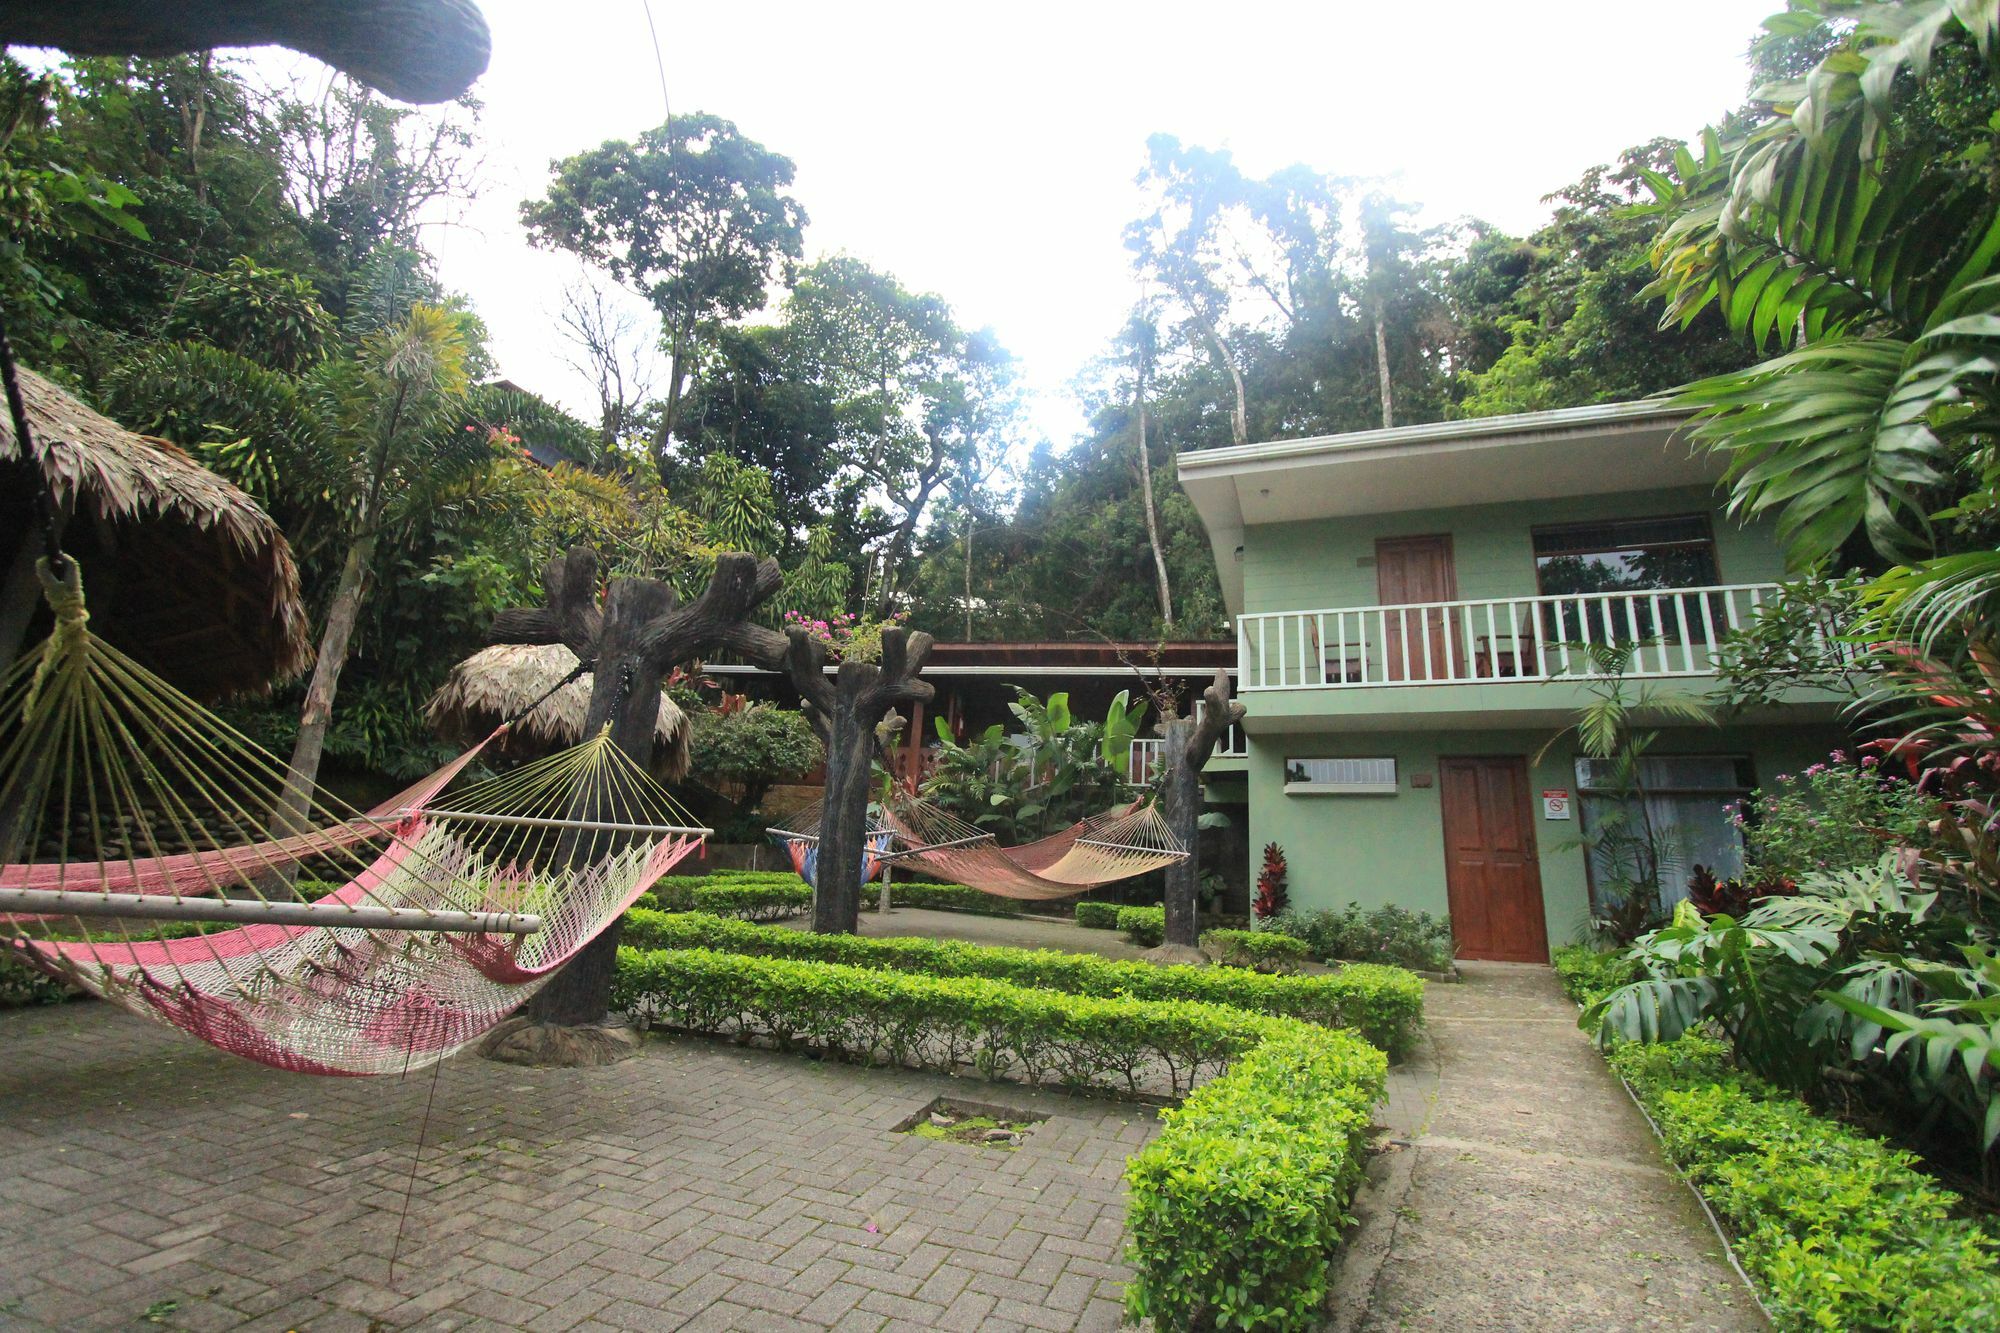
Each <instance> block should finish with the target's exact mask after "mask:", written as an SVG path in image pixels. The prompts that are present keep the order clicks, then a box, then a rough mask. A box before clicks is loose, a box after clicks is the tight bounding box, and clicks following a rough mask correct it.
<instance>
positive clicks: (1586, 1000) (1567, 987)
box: [1552, 944, 1639, 1007]
mask: <svg viewBox="0 0 2000 1333" xmlns="http://www.w3.org/2000/svg"><path fill="white" fill-rule="evenodd" d="M1552 961H1553V962H1554V963H1555V968H1556V979H1557V980H1558V981H1560V982H1561V983H1562V988H1563V994H1565V995H1567V996H1569V998H1570V999H1572V1000H1574V1001H1576V1002H1577V1003H1578V1004H1580V1005H1584V1006H1586V1007H1587V1006H1589V1005H1592V1004H1595V1003H1597V1001H1598V1000H1600V999H1602V998H1603V997H1604V996H1606V995H1608V994H1610V993H1611V992H1612V991H1615V990H1617V989H1618V988H1619V987H1620V986H1623V985H1626V984H1628V983H1630V982H1633V981H1637V980H1638V979H1639V966H1638V964H1636V963H1634V962H1633V961H1632V960H1631V959H1630V958H1628V957H1626V956H1625V955H1624V954H1622V953H1618V952H1616V951H1610V952H1607V951H1606V950H1603V949H1599V948H1596V947H1594V946H1592V945H1588V944H1565V945H1563V946H1561V947H1560V948H1558V949H1556V950H1555V952H1554V954H1553V955H1552Z"/></svg>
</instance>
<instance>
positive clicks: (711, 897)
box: [640, 874, 813, 921]
mask: <svg viewBox="0 0 2000 1333" xmlns="http://www.w3.org/2000/svg"><path fill="white" fill-rule="evenodd" d="M640 901H642V902H650V903H652V904H653V905H654V906H655V907H656V908H658V909H659V910H661V911H667V912H709V913H712V914H714V915H716V916H729V917H738V918H741V919H742V920H745V921H782V920H784V919H785V918H787V917H794V916H798V915H799V914H801V913H803V912H810V911H811V910H812V902H813V891H812V886H811V885H810V884H807V883H806V882H805V881H804V880H802V879H800V878H799V877H798V876H797V875H792V874H787V875H782V876H778V875H774V876H771V877H770V878H768V879H767V878H764V877H762V876H755V877H753V876H748V875H738V876H731V877H729V878H727V879H721V878H705V877H696V876H690V875H675V876H670V877H668V878H666V879H663V880H661V881H659V883H657V884H655V885H654V886H653V887H652V890H651V891H650V892H648V893H647V895H646V897H645V898H643V899H641V900H640Z"/></svg>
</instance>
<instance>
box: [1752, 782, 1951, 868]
mask: <svg viewBox="0 0 2000 1333" xmlns="http://www.w3.org/2000/svg"><path fill="white" fill-rule="evenodd" d="M1938 814H1939V807H1938V802H1937V801H1936V800H1934V799H1932V798H1931V797H1929V796H1926V795H1924V794H1923V793H1922V792H1920V791H1918V790H1917V788H1916V786H1915V785H1914V784H1913V783H1910V782H1908V781H1905V780H1904V779H1903V778H1901V777H1900V776H1897V775H1894V774H1891V773H1888V772H1885V771H1884V770H1883V769H1882V767H1881V765H1880V762H1879V761H1878V760H1877V759H1876V757H1875V756H1874V755H1872V754H1870V755H1863V756H1862V757H1861V758H1860V759H1858V760H1856V759H1853V758H1851V757H1850V756H1848V755H1847V753H1846V752H1844V751H1841V750H1835V751H1834V752H1833V754H1832V755H1830V756H1829V757H1828V759H1827V761H1826V762H1825V763H1819V764H1814V765H1812V766H1811V767H1810V768H1808V769H1806V770H1805V771H1804V772H1803V773H1797V774H1792V773H1780V774H1779V775H1778V776H1777V778H1776V779H1775V780H1773V781H1772V782H1771V784H1770V785H1769V786H1766V787H1763V788H1760V789H1759V790H1757V791H1755V792H1753V793H1751V795H1750V797H1749V799H1747V800H1746V801H1744V803H1743V805H1742V806H1741V807H1740V808H1739V809H1738V810H1737V811H1736V812H1735V813H1733V814H1732V815H1731V816H1730V822H1731V823H1733V824H1735V825H1736V827H1738V828H1740V829H1742V830H1743V832H1744V840H1745V842H1746V843H1747V844H1748V849H1749V855H1748V860H1749V865H1750V869H1751V872H1752V876H1751V877H1752V878H1754V879H1757V880H1764V881H1769V880H1782V879H1799V878H1802V877H1804V876H1806V875H1808V874H1811V873H1813V872H1815V871H1826V870H1847V869H1851V868H1853V867H1855V866H1866V865H1873V864H1874V863H1875V861H1876V859H1877V858H1879V857H1880V856H1881V855H1882V853H1883V852H1884V851H1885V850H1887V849H1888V848H1890V847H1892V846H1918V847H1921V846H1923V845H1924V844H1925V841H1926V837H1925V835H1926V833H1927V831H1928V825H1929V824H1930V821H1932V820H1934V819H1936V818H1937V817H1938Z"/></svg>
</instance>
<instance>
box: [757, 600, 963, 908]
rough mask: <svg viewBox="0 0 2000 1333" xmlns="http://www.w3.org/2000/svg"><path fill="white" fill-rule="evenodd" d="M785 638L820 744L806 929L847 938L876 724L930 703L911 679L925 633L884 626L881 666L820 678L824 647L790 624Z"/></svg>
mask: <svg viewBox="0 0 2000 1333" xmlns="http://www.w3.org/2000/svg"><path fill="white" fill-rule="evenodd" d="M789 637H790V642H789V644H788V645H787V648H786V652H785V658H784V662H785V670H786V672H787V673H788V674H789V675H790V676H791V679H792V685H793V687H794V688H795V689H797V690H798V692H799V698H800V700H802V701H803V702H804V704H805V713H806V719H807V720H808V721H809V722H811V723H812V727H813V730H814V731H815V732H817V733H818V734H819V738H820V741H821V742H822V743H823V744H824V745H825V746H826V800H825V803H824V804H823V805H822V806H821V809H822V810H823V811H824V813H823V814H822V815H821V817H820V828H819V858H818V864H819V870H818V873H817V875H816V876H815V879H817V881H818V882H817V883H816V884H815V885H814V886H813V927H812V928H813V930H814V931H815V932H817V933H819V934H823V935H852V934H854V933H855V932H856V931H857V930H859V929H860V927H861V856H862V853H863V851H864V850H865V848H866V845H867V841H868V790H869V786H870V780H871V778H872V777H873V771H874V763H875V748H876V737H875V726H876V724H877V723H879V722H880V721H881V720H882V718H883V716H884V715H885V714H887V713H888V712H889V710H890V709H892V708H894V707H895V706H896V705H898V704H903V703H911V702H916V701H924V702H928V701H929V700H930V698H931V696H932V694H933V693H935V691H933V690H932V688H931V685H930V682H928V681H923V680H918V679H917V674H918V673H919V672H920V671H922V670H923V668H924V661H925V659H927V658H928V657H929V656H930V654H931V636H930V635H928V634H925V633H923V632H921V631H918V632H916V633H911V632H909V631H906V630H904V629H902V628H900V627H897V626H890V627H888V628H886V629H884V630H883V631H882V662H881V664H880V665H879V666H878V665H876V664H874V663H872V662H842V663H841V664H840V668H839V670H838V671H836V672H835V673H834V676H833V679H832V680H828V679H827V676H826V644H825V643H823V642H821V641H820V640H818V639H815V638H813V637H811V636H810V635H808V634H807V633H806V632H805V631H804V630H803V629H799V628H796V627H794V628H793V629H792V630H791V631H790V632H789Z"/></svg>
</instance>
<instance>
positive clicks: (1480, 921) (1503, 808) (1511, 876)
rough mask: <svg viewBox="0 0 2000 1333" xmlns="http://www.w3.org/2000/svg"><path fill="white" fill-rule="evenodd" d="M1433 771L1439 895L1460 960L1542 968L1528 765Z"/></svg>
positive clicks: (1480, 762) (1449, 766) (1482, 761)
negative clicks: (1439, 813) (1438, 808)
mask: <svg viewBox="0 0 2000 1333" xmlns="http://www.w3.org/2000/svg"><path fill="white" fill-rule="evenodd" d="M1439 770H1440V781H1441V783H1442V788H1441V791H1442V797H1443V805H1444V875H1445V894H1446V897H1447V898H1448V900H1449V901H1450V904H1451V933H1452V936H1453V938H1454V939H1455V940H1456V941H1457V945H1458V950H1457V951H1458V956H1459V957H1460V958H1492V959H1498V960H1501V961H1504V962H1510V963H1546V962H1548V961H1549V935H1548V926H1547V923H1546V919H1545V918H1544V916H1543V914H1542V871H1541V865H1540V862H1539V861H1538V860H1537V859H1536V856H1535V826H1534V811H1533V808H1532V807H1531V805H1530V803H1529V792H1528V764H1527V761H1526V760H1524V759H1521V758H1518V757H1507V758H1474V759H1445V760H1442V761H1440V763H1439Z"/></svg>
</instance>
